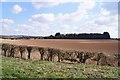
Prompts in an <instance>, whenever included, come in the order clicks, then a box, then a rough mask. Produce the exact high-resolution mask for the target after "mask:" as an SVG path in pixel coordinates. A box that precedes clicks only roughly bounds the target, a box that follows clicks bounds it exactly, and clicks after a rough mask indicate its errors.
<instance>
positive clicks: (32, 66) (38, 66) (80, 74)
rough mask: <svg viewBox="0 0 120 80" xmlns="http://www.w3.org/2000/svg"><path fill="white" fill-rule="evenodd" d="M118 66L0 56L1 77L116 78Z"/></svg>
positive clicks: (118, 73)
mask: <svg viewBox="0 0 120 80" xmlns="http://www.w3.org/2000/svg"><path fill="white" fill-rule="evenodd" d="M119 71H120V69H119V68H118V67H110V66H97V65H87V64H78V63H74V64H68V63H59V62H51V61H32V60H22V59H18V58H11V57H4V56H3V57H2V73H3V75H2V77H3V78H46V77H47V78H118V77H119V75H120V72H119Z"/></svg>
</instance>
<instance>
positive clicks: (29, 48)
mask: <svg viewBox="0 0 120 80" xmlns="http://www.w3.org/2000/svg"><path fill="white" fill-rule="evenodd" d="M27 51H28V59H30V54H31V51H32V47H27Z"/></svg>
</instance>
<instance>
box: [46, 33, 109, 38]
mask: <svg viewBox="0 0 120 80" xmlns="http://www.w3.org/2000/svg"><path fill="white" fill-rule="evenodd" d="M44 38H45V39H110V35H109V33H108V32H104V33H103V34H98V33H90V34H87V33H82V34H75V33H74V34H60V33H59V32H58V33H56V34H55V36H53V35H50V36H48V37H44Z"/></svg>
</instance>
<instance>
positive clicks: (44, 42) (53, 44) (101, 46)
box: [0, 39, 118, 55]
mask: <svg viewBox="0 0 120 80" xmlns="http://www.w3.org/2000/svg"><path fill="white" fill-rule="evenodd" d="M1 42H2V43H9V44H16V45H25V46H37V47H50V48H58V49H65V50H80V51H88V52H103V53H105V54H107V55H108V54H115V53H118V41H117V40H84V39H83V40H70V39H67V40H66V39H39V40H8V39H5V40H2V41H0V43H1Z"/></svg>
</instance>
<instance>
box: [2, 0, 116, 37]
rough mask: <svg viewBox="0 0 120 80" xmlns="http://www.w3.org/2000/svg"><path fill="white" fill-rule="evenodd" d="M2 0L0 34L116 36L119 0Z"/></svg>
mask: <svg viewBox="0 0 120 80" xmlns="http://www.w3.org/2000/svg"><path fill="white" fill-rule="evenodd" d="M2 1H3V2H1V3H0V5H1V4H2V13H0V15H2V16H1V17H0V24H2V25H0V27H1V28H0V30H1V31H2V32H1V33H0V34H6V35H34V36H38V35H39V36H46V35H51V34H55V33H56V32H60V33H103V32H105V31H107V32H109V33H110V35H111V37H118V2H95V1H94V0H83V1H84V2H83V1H82V2H70V1H66V2H60V1H59V2H55V1H53V2H36V1H32V2H20V1H19V2H7V0H2Z"/></svg>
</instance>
